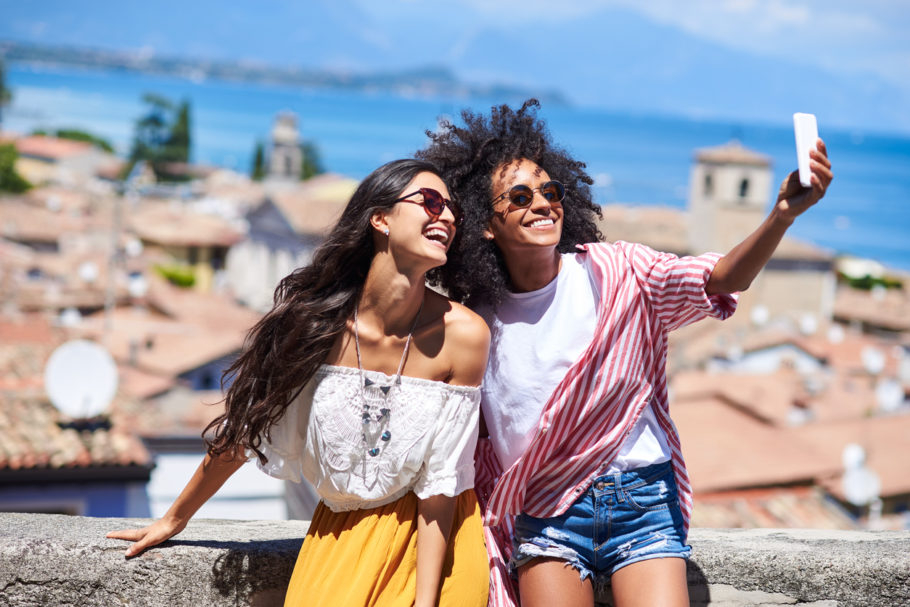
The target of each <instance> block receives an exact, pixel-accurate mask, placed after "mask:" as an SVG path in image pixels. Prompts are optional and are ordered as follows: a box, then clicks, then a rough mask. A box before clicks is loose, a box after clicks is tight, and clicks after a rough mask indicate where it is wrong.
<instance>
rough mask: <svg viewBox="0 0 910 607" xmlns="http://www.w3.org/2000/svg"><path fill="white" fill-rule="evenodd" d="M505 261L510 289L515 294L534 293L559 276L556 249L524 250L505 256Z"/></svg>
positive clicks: (560, 260) (560, 262)
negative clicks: (510, 283) (510, 284)
mask: <svg viewBox="0 0 910 607" xmlns="http://www.w3.org/2000/svg"><path fill="white" fill-rule="evenodd" d="M505 261H506V268H507V269H508V271H509V279H510V280H511V282H512V289H513V290H514V291H515V292H516V293H527V292H529V291H536V290H537V289H542V288H543V287H545V286H547V285H548V284H550V283H551V282H553V279H554V278H556V276H557V274H559V268H560V266H561V265H562V257H561V256H560V255H559V251H557V250H556V247H553V248H552V249H551V248H549V247H547V248H545V249H526V250H523V251H521V252H519V253H517V254H512V255H505Z"/></svg>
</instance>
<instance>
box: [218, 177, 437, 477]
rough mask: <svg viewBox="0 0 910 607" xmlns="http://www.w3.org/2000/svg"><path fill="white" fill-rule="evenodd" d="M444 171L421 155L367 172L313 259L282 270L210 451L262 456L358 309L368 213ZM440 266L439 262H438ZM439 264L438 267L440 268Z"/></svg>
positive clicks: (239, 365)
mask: <svg viewBox="0 0 910 607" xmlns="http://www.w3.org/2000/svg"><path fill="white" fill-rule="evenodd" d="M424 172H429V173H433V174H434V175H438V176H440V177H442V175H441V173H440V171H439V170H438V169H437V168H436V167H435V166H434V165H432V164H431V163H429V162H427V161H424V160H413V159H407V160H395V161H393V162H389V163H388V164H384V165H383V166H381V167H379V168H378V169H376V170H375V171H373V172H372V173H371V174H370V175H369V176H367V177H366V179H364V180H363V181H362V182H361V183H360V185H359V186H358V187H357V190H356V191H355V192H354V194H353V196H351V200H350V202H348V204H347V206H346V207H345V209H344V211H343V212H342V214H341V218H340V219H339V220H338V223H337V224H336V225H335V227H334V228H333V229H332V231H331V232H330V233H329V235H328V237H327V238H326V240H325V242H323V244H322V245H321V246H319V248H317V249H316V251H315V253H314V254H313V260H312V262H311V263H310V264H309V265H307V266H304V267H302V268H298V269H296V270H294V271H293V272H292V273H291V274H289V275H288V276H286V277H284V278H283V279H282V280H281V282H280V283H279V284H278V287H277V288H276V289H275V297H274V300H275V302H274V306H273V307H272V309H271V310H270V311H269V312H268V313H267V314H266V315H265V316H264V317H263V318H262V319H261V320H260V321H259V322H258V323H256V325H254V326H253V328H252V329H250V332H249V333H248V334H247V337H246V341H245V343H244V346H243V349H242V352H241V354H240V356H239V357H238V358H237V359H236V360H235V361H234V363H233V364H232V365H231V366H230V367H229V368H228V369H227V370H226V371H225V373H224V376H223V377H222V385H224V384H226V383H227V382H228V381H229V380H231V379H232V380H233V383H231V386H230V388H229V389H228V391H227V395H226V397H225V411H224V413H223V414H222V415H220V416H219V417H217V418H216V419H215V420H214V421H212V422H211V423H210V424H209V425H208V427H206V429H205V432H204V433H203V436H204V437H205V442H206V447H207V449H208V452H209V454H210V455H212V456H216V455H220V454H223V453H226V452H230V451H232V450H234V449H237V448H245V449H251V450H252V451H253V452H254V453H256V455H257V457H258V458H259V460H260V461H261V462H263V463H264V462H266V461H268V459H267V458H266V456H265V455H264V454H263V453H262V451H260V449H259V447H260V445H261V444H262V438H263V437H266V438H268V437H269V432H270V430H271V427H272V425H273V424H275V422H277V421H278V420H279V419H281V416H282V415H283V414H284V411H285V410H286V409H287V407H288V405H289V404H290V403H291V401H293V400H294V398H296V397H297V395H298V394H299V392H300V390H301V389H302V388H303V386H304V385H305V384H306V383H307V382H308V381H309V380H310V378H311V377H312V376H313V374H314V373H315V372H316V369H317V368H318V367H319V365H320V364H322V363H323V362H324V361H325V359H326V357H327V356H328V354H329V352H330V351H331V349H332V346H333V345H334V343H335V340H336V339H337V338H338V336H339V335H341V334H342V333H343V332H344V330H345V325H346V321H347V319H348V318H350V317H351V315H352V314H353V313H354V306H355V304H356V302H357V300H358V298H359V297H360V293H361V291H362V289H363V284H364V280H365V279H366V275H367V272H368V271H369V269H370V262H371V261H372V259H373V254H374V252H375V251H374V245H373V228H372V225H371V224H370V218H371V216H372V215H373V214H374V213H375V212H376V211H380V210H383V209H389V208H391V207H392V206H393V205H394V204H395V199H396V198H398V197H399V196H400V195H401V192H402V190H403V189H404V188H405V187H406V186H407V185H408V183H410V182H411V180H413V179H414V178H415V177H416V176H417V175H418V174H419V173H424ZM434 270H435V269H434ZM437 271H438V270H437Z"/></svg>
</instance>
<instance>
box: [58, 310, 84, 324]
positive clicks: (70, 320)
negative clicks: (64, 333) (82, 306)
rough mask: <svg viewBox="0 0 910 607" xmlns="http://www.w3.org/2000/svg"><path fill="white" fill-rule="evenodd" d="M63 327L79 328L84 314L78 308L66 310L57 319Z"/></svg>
mask: <svg viewBox="0 0 910 607" xmlns="http://www.w3.org/2000/svg"><path fill="white" fill-rule="evenodd" d="M57 322H58V323H59V324H60V326H61V327H78V326H79V323H81V322H82V314H81V313H80V312H79V310H77V309H76V308H64V309H63V310H62V311H61V312H60V315H59V316H58V317H57Z"/></svg>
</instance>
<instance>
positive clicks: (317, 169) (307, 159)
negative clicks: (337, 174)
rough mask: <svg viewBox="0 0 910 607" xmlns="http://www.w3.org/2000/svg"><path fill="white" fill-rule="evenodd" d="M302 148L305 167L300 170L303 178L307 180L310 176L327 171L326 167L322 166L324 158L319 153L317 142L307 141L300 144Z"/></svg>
mask: <svg viewBox="0 0 910 607" xmlns="http://www.w3.org/2000/svg"><path fill="white" fill-rule="evenodd" d="M300 149H301V151H302V152H303V168H302V170H301V171H300V178H301V179H303V180H307V179H309V178H310V177H315V176H316V175H319V174H321V173H325V168H323V166H322V158H321V157H320V155H319V148H318V147H316V144H314V143H312V142H310V141H307V142H304V143H303V144H301V145H300Z"/></svg>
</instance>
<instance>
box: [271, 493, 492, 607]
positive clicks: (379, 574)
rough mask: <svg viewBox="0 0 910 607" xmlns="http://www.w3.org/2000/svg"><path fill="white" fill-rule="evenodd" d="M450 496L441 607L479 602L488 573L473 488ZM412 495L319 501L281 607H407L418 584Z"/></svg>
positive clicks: (483, 600) (474, 606)
mask: <svg viewBox="0 0 910 607" xmlns="http://www.w3.org/2000/svg"><path fill="white" fill-rule="evenodd" d="M455 499H456V505H455V517H454V521H453V523H452V532H451V534H450V536H449V544H448V551H447V553H446V559H445V563H444V564H443V570H442V588H441V590H440V596H439V603H438V604H439V605H440V607H485V606H486V604H487V593H488V592H489V584H490V571H489V565H488V561H487V551H486V547H485V546H484V541H483V520H482V518H481V515H480V508H479V506H478V505H477V497H476V495H475V494H474V490H473V489H471V490H468V491H465V492H463V493H462V494H461V495H459V496H458V497H457V498H455ZM416 569H417V496H415V495H414V494H413V493H408V494H407V495H405V496H404V497H402V498H401V499H399V500H397V501H395V502H392V503H391V504H387V505H385V506H380V507H379V508H372V509H369V510H354V511H352V512H332V511H331V510H330V509H329V508H328V507H327V506H326V505H325V504H324V503H322V502H320V503H319V505H318V506H317V507H316V512H315V513H314V514H313V522H312V523H311V524H310V528H309V531H308V532H307V535H306V539H304V541H303V546H302V547H301V548H300V555H299V556H298V557H297V564H296V565H295V566H294V574H293V575H292V576H291V581H290V584H289V585H288V593H287V596H286V597H285V600H284V605H285V607H303V606H306V607H320V606H326V607H411V606H412V605H413V604H414V597H415V594H416V589H417V574H416Z"/></svg>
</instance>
